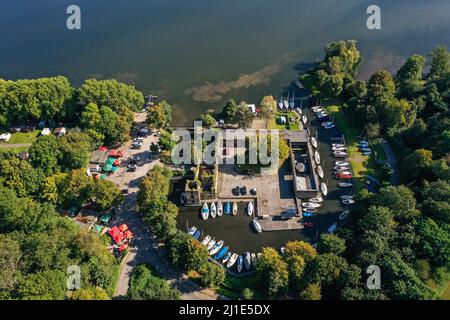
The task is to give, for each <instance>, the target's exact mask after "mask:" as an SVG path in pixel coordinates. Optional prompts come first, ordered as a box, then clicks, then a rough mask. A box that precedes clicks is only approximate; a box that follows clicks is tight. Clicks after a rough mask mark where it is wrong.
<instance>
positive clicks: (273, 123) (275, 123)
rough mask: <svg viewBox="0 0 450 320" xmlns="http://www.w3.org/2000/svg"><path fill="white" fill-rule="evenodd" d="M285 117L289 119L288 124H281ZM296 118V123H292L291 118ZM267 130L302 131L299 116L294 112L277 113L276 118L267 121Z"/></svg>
mask: <svg viewBox="0 0 450 320" xmlns="http://www.w3.org/2000/svg"><path fill="white" fill-rule="evenodd" d="M282 116H285V117H286V118H287V119H288V123H286V124H280V118H281V117H282ZM291 117H294V118H295V121H294V122H290V121H289V120H290V118H291ZM267 129H269V130H270V129H278V130H300V124H299V118H298V115H297V114H296V113H295V112H293V111H287V112H282V111H280V112H277V113H276V114H275V118H274V119H271V120H269V121H267Z"/></svg>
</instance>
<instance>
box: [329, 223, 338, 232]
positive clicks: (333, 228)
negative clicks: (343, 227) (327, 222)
mask: <svg viewBox="0 0 450 320" xmlns="http://www.w3.org/2000/svg"><path fill="white" fill-rule="evenodd" d="M336 228H337V222H335V223H333V224H332V225H331V226H330V227H329V228H328V230H327V231H328V233H333V232H334V230H336Z"/></svg>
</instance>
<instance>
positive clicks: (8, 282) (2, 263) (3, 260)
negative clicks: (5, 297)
mask: <svg viewBox="0 0 450 320" xmlns="http://www.w3.org/2000/svg"><path fill="white" fill-rule="evenodd" d="M0 241H1V243H2V250H1V251H0V268H1V270H2V272H0V291H2V290H12V289H13V288H14V287H15V285H16V283H17V281H18V279H19V276H20V275H21V270H20V267H21V266H20V264H21V258H22V251H21V249H20V243H19V242H18V241H17V240H15V239H13V238H12V237H11V236H9V235H8V234H0Z"/></svg>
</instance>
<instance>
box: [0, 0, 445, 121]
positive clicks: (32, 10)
mask: <svg viewBox="0 0 450 320" xmlns="http://www.w3.org/2000/svg"><path fill="white" fill-rule="evenodd" d="M372 3H373V1H365V0H346V1H336V0H320V1H317V0H245V1H242V0H240V1H237V0H227V1H225V0H220V1H219V0H209V1H204V0H189V1H188V0H145V1H144V0H139V1H138V0H108V1H105V0H97V1H91V0H76V1H73V0H70V1H69V0H39V1H31V0H15V1H2V2H1V3H0V35H1V39H2V40H1V41H0V77H3V78H8V79H17V78H30V77H41V76H48V75H56V74H62V75H65V76H67V77H69V78H70V79H71V81H72V83H73V84H74V85H77V86H78V85H79V84H80V83H81V82H82V81H83V79H85V78H89V77H97V78H111V77H114V78H118V79H119V80H122V81H126V82H128V83H132V84H135V85H136V86H137V87H138V88H139V89H140V90H142V91H143V92H144V93H146V94H148V93H153V94H157V95H159V96H160V97H162V98H166V99H168V100H169V101H170V102H171V103H172V104H173V106H174V107H175V112H174V124H175V125H181V124H188V123H190V121H191V120H192V119H193V118H195V117H196V116H198V114H199V113H200V112H203V111H205V110H206V109H207V108H210V107H213V108H217V109H218V108H219V107H220V106H221V105H222V104H223V103H224V101H225V100H226V99H228V98H230V97H235V98H236V99H237V100H246V101H247V102H256V103H258V102H259V101H260V99H261V97H262V96H264V95H267V94H273V95H279V94H280V93H281V92H283V91H284V90H286V86H287V85H289V83H290V82H291V81H292V80H293V79H294V78H295V77H296V76H297V74H298V73H299V72H300V71H302V70H304V69H305V68H308V67H309V66H310V65H311V63H313V62H314V61H316V60H317V59H320V58H321V57H322V54H323V47H324V46H325V45H326V44H327V43H329V42H330V41H334V40H340V39H356V40H358V43H359V48H360V49H361V51H362V54H363V55H364V62H363V65H362V68H361V70H360V77H362V78H367V77H368V76H369V75H370V74H371V73H372V72H373V71H374V70H375V69H378V68H380V67H385V68H388V69H389V70H395V69H396V68H398V66H399V65H401V63H402V62H403V61H404V59H405V57H407V56H409V55H411V54H414V53H426V52H428V51H429V50H430V49H431V48H432V47H434V46H435V45H437V44H447V45H450V1H448V0H414V1H413V0H396V1H392V0H379V1H377V4H379V5H380V7H381V9H382V29H381V30H376V31H370V30H368V29H367V28H366V26H365V25H366V18H367V16H368V15H367V14H366V8H367V6H368V5H370V4H372ZM70 4H78V5H79V6H80V7H81V14H82V30H81V31H69V30H67V29H66V21H65V20H66V8H67V6H68V5H70Z"/></svg>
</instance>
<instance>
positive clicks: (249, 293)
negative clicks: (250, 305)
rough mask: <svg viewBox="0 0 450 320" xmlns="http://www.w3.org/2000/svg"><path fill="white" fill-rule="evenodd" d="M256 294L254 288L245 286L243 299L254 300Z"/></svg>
mask: <svg viewBox="0 0 450 320" xmlns="http://www.w3.org/2000/svg"><path fill="white" fill-rule="evenodd" d="M254 296H255V292H254V291H253V290H252V289H249V288H244V290H242V299H244V300H253V297H254Z"/></svg>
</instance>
